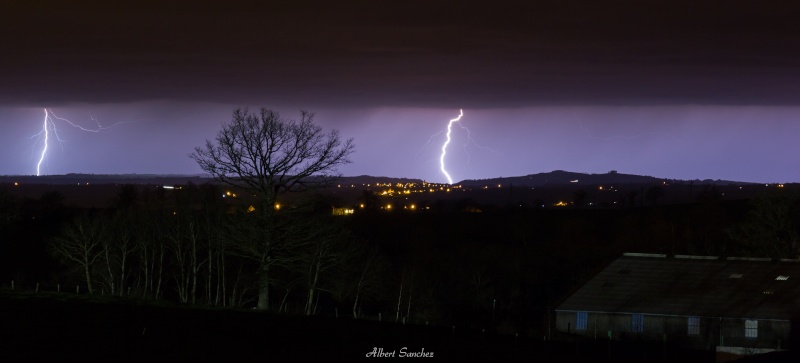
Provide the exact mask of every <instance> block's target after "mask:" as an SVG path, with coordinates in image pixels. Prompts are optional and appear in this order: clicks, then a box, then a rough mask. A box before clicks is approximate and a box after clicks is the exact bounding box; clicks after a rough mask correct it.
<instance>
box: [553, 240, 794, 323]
mask: <svg viewBox="0 0 800 363" xmlns="http://www.w3.org/2000/svg"><path fill="white" fill-rule="evenodd" d="M698 257H700V256H676V258H665V257H662V256H657V255H644V254H625V255H623V256H622V257H620V258H619V259H617V260H616V261H614V262H613V263H611V264H610V265H609V266H608V267H606V268H605V269H604V270H602V271H601V272H600V273H599V274H598V275H597V276H595V277H594V278H593V279H591V280H590V281H589V282H587V283H586V285H584V286H583V287H581V288H580V289H578V291H576V292H575V293H574V294H573V295H572V296H570V297H569V298H568V299H567V300H566V301H564V303H562V304H561V305H560V306H559V307H558V308H557V309H556V310H568V311H596V312H616V313H642V314H658V315H679V316H704V317H723V318H750V319H777V320H790V319H792V318H796V317H797V316H798V315H800V314H798V313H800V261H798V260H781V261H770V260H763V259H741V258H738V259H727V260H717V259H712V258H698ZM738 275H741V276H738ZM779 276H783V278H781V279H777V278H778V277H779ZM786 276H788V278H786Z"/></svg>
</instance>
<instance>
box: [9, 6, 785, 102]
mask: <svg viewBox="0 0 800 363" xmlns="http://www.w3.org/2000/svg"><path fill="white" fill-rule="evenodd" d="M797 10H800V7H799V6H798V5H797V4H792V3H784V2H770V3H769V4H767V5H763V4H756V3H755V2H750V1H740V2H736V1H700V2H697V1H646V2H643V1H591V2H589V1H524V2H523V1H520V2H502V1H501V2H478V3H461V2H447V3H445V2H440V3H433V4H431V2H428V1H424V2H423V1H403V2H391V3H390V2H382V1H381V2H376V1H350V2H344V3H342V2H335V3H329V4H322V5H321V4H317V3H315V2H291V4H285V3H282V2H265V3H258V4H245V3H231V2H223V3H215V4H197V3H191V2H186V3H174V2H173V3H170V4H168V5H164V4H161V3H160V2H122V3H117V2H114V3H105V2H88V3H87V2H84V3H82V4H72V3H69V4H61V3H59V4H48V3H47V2H39V3H36V2H24V3H23V2H20V4H13V5H6V8H5V9H3V14H4V15H2V16H3V19H2V22H0V44H2V47H3V48H4V49H3V57H2V59H1V60H0V79H2V82H3V86H2V87H0V102H2V103H4V104H42V103H47V104H51V105H52V104H54V103H73V102H89V103H97V102H129V101H137V100H152V99H173V100H185V101H216V102H233V103H251V102H255V103H260V102H264V100H270V102H277V103H283V104H308V103H312V102H313V103H314V104H315V105H327V106H328V107H337V106H338V107H352V106H357V107H372V106H401V107H402V106H413V107H425V106H430V107H456V105H462V104H469V105H471V107H480V108H496V107H520V106H526V105H546V104H611V105H631V104H633V105H638V104H651V105H652V104H656V105H660V104H686V103H692V104H697V103H700V104H764V105H775V104H780V105H783V104H789V105H796V104H798V103H800V102H798V101H800V99H799V98H798V96H797V95H800V26H798V22H797V21H796V17H795V14H797V13H798V12H797Z"/></svg>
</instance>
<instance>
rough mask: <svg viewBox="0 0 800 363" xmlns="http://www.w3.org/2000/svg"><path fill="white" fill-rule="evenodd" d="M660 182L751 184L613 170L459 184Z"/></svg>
mask: <svg viewBox="0 0 800 363" xmlns="http://www.w3.org/2000/svg"><path fill="white" fill-rule="evenodd" d="M662 182H670V183H680V182H686V183H688V182H694V183H696V184H717V185H739V184H741V185H744V184H751V183H745V182H736V181H729V180H711V179H706V180H699V179H695V180H675V179H665V178H656V177H652V176H643V175H634V174H622V173H618V172H617V171H615V170H612V171H609V172H608V173H605V174H586V173H574V172H569V171H564V170H554V171H551V172H548V173H538V174H529V175H526V176H513V177H505V178H502V177H501V178H492V179H467V180H464V181H462V182H460V183H459V184H461V185H463V186H465V187H482V186H484V185H490V186H491V185H497V184H500V185H504V186H505V185H511V184H513V185H514V186H529V187H537V186H545V185H565V184H566V185H570V184H571V185H599V184H620V185H621V184H657V183H662Z"/></svg>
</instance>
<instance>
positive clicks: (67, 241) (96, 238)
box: [50, 216, 103, 294]
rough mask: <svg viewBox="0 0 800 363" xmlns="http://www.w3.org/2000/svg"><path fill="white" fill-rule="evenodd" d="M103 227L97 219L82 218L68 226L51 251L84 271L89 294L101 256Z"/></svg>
mask: <svg viewBox="0 0 800 363" xmlns="http://www.w3.org/2000/svg"><path fill="white" fill-rule="evenodd" d="M102 234H103V225H102V223H101V222H100V221H99V220H98V219H97V218H91V217H85V216H84V217H80V218H78V219H77V220H75V221H74V222H72V223H71V224H69V225H68V226H67V228H66V229H65V230H64V233H63V236H62V237H60V238H58V239H56V240H55V241H53V243H52V244H51V245H50V248H51V251H52V252H53V253H54V254H55V255H56V256H59V257H61V258H63V259H65V260H68V261H71V262H73V263H75V264H76V265H78V267H79V268H80V269H82V270H83V274H84V278H85V279H86V285H87V287H88V289H89V293H90V294H93V293H94V290H93V289H92V269H93V267H94V265H95V262H96V261H97V259H98V258H99V257H100V254H101V248H102V246H101V244H102V238H103V236H102Z"/></svg>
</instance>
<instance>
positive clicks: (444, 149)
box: [439, 109, 464, 184]
mask: <svg viewBox="0 0 800 363" xmlns="http://www.w3.org/2000/svg"><path fill="white" fill-rule="evenodd" d="M461 116H464V110H461V109H459V110H458V117H456V118H454V119H452V120H450V122H449V123H448V124H447V140H445V142H444V144H442V155H441V156H439V167H440V168H441V169H442V174H444V176H445V178H447V183H448V184H453V179H452V178H450V174H449V173H447V170H446V169H445V167H444V156H445V155H447V145H448V144H450V132H451V131H452V130H453V124H454V123H456V122H458V121H460V120H461Z"/></svg>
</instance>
